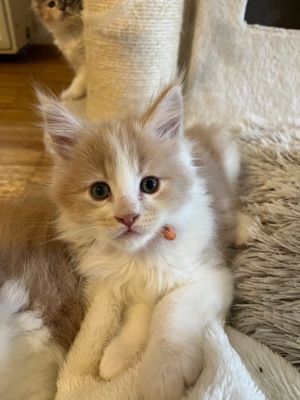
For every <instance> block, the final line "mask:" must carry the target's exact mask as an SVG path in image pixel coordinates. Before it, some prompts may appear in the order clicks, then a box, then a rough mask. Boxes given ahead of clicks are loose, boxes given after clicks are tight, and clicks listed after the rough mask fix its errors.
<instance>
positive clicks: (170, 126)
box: [145, 85, 183, 139]
mask: <svg viewBox="0 0 300 400" xmlns="http://www.w3.org/2000/svg"><path fill="white" fill-rule="evenodd" d="M145 126H147V127H148V128H149V129H150V130H151V131H152V132H154V133H155V134H157V135H158V136H159V137H161V138H163V139H167V138H174V137H176V136H179V135H181V134H182V129H183V99H182V93H181V87H180V85H175V86H172V87H170V88H169V89H167V90H166V92H164V93H163V94H162V95H161V96H160V98H159V99H158V100H157V101H156V103H155V104H154V106H153V107H152V108H151V110H150V112H149V113H148V114H147V116H146V123H145Z"/></svg>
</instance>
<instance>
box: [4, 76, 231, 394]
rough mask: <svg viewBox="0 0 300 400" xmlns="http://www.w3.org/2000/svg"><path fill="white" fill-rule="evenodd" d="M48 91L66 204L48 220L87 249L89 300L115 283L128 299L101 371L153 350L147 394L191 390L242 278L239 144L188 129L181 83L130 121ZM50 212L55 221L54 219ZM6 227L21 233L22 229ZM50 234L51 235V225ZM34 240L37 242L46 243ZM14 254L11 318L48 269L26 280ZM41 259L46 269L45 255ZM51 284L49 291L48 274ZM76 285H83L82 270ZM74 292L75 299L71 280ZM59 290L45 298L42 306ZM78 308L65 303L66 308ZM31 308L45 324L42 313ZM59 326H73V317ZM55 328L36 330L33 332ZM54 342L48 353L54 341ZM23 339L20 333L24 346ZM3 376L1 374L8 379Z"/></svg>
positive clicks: (58, 182) (7, 291)
mask: <svg viewBox="0 0 300 400" xmlns="http://www.w3.org/2000/svg"><path fill="white" fill-rule="evenodd" d="M39 100H40V108H41V111H42V114H43V117H44V128H45V130H46V131H47V132H48V133H49V135H50V137H51V140H52V142H51V143H52V146H53V150H54V169H53V181H52V184H51V187H50V191H49V192H50V196H51V199H52V200H51V201H50V204H51V207H53V206H52V204H53V203H54V204H55V205H56V206H55V207H54V210H53V211H51V208H50V211H47V212H46V215H48V217H47V218H46V220H47V219H48V221H49V220H50V221H53V220H55V219H56V229H57V232H58V237H60V241H61V244H60V246H65V245H63V243H67V244H68V246H69V247H68V248H67V249H65V250H67V251H69V252H70V251H72V253H73V254H74V255H76V257H75V259H77V260H78V265H77V271H78V273H79V274H80V275H81V276H82V277H83V278H84V281H85V284H84V291H83V295H84V297H85V298H86V299H88V301H89V300H91V299H92V297H93V296H94V295H96V294H97V293H99V292H101V291H106V292H109V295H110V296H113V297H114V298H116V299H117V300H118V301H119V302H120V303H121V304H122V311H123V316H124V318H123V322H122V327H121V330H120V333H119V334H118V336H116V337H115V338H113V339H112V341H111V342H110V343H109V345H108V346H107V348H106V350H105V352H104V355H103V357H102V359H101V362H100V360H99V362H100V375H101V377H102V378H104V379H107V380H110V379H113V378H114V377H116V376H117V375H119V374H121V373H122V372H123V371H124V370H126V369H127V368H128V367H129V366H131V365H132V364H133V363H134V362H135V361H136V360H137V359H138V358H139V357H140V355H141V354H143V355H142V363H141V366H140V369H139V373H138V386H139V390H140V392H141V393H142V395H143V396H144V398H145V399H146V400H153V399H155V400H163V399H172V400H177V399H180V398H181V396H182V394H183V392H184V388H185V387H186V385H190V384H193V383H194V382H195V380H196V378H197V377H198V375H199V373H200V369H201V336H202V331H203V327H204V326H205V325H206V324H207V323H209V321H210V320H212V319H215V318H220V319H221V320H222V321H224V320H225V316H226V312H227V310H228V308H229V306H230V304H231V300H232V293H233V285H232V277H231V273H230V270H229V269H228V268H227V266H226V262H225V257H224V252H225V249H226V246H227V245H228V243H230V242H231V241H232V240H233V239H234V236H235V233H236V218H237V213H236V198H235V192H236V181H237V177H238V174H239V155H238V152H237V149H236V146H235V144H234V143H233V142H232V141H231V140H229V139H228V137H227V136H226V134H225V133H224V132H222V131H220V130H218V129H215V128H208V129H206V128H202V127H194V128H193V129H191V130H189V131H187V132H186V133H185V132H184V129H183V103H182V95H181V88H180V86H179V85H177V84H175V85H173V86H171V87H169V88H168V89H167V90H166V91H165V92H164V93H163V94H162V95H161V96H160V98H158V99H157V101H156V102H155V104H154V105H153V106H152V107H151V108H150V109H149V111H148V112H147V113H146V115H144V116H143V117H141V118H128V119H125V120H121V121H115V120H114V121H107V122H90V121H85V120H81V119H79V118H77V117H76V116H74V115H72V114H70V112H69V111H68V110H67V109H66V108H65V107H64V106H63V105H62V104H61V103H60V102H58V101H56V100H55V99H52V98H50V97H48V96H45V95H43V94H39ZM46 208H47V207H46ZM41 212H42V211H41ZM56 213H57V214H56ZM3 218H4V219H5V218H6V213H5V215H4V213H3ZM13 218H15V219H16V218H17V216H16V215H13ZM17 219H18V218H17ZM18 220H19V219H18ZM39 220H40V221H41V223H42V225H43V221H45V218H42V217H37V221H39ZM21 221H22V219H21ZM8 225H9V223H8ZM47 226H49V223H48V224H47ZM23 227H24V225H23ZM18 228H19V229H24V228H22V225H21V228H20V227H18ZM27 231H28V230H27ZM9 232H10V231H9ZM28 233H29V236H30V234H31V233H30V232H28ZM24 234H25V232H24ZM3 235H4V238H5V241H6V242H10V241H11V240H12V238H13V236H14V233H13V231H11V233H8V234H7V233H3V232H2V234H1V236H3ZM40 236H42V238H45V234H44V233H41V234H40ZM16 237H18V236H16ZM26 240H27V239H26ZM43 240H44V239H43ZM2 241H3V237H1V238H0V242H2ZM24 241H25V239H24V238H23V236H21V239H20V240H18V239H17V244H16V242H15V241H14V239H13V241H12V245H11V247H10V248H12V250H13V249H14V246H17V248H18V247H21V248H22V245H23V243H24ZM29 243H31V241H29ZM34 243H35V244H36V245H37V243H36V241H35V242H34ZM43 243H44V242H43ZM31 249H32V250H34V251H37V249H39V246H32V247H31ZM22 251H23V250H22ZM53 251H56V250H53ZM9 254H10V253H9ZM16 254H17V253H16ZM47 257H50V255H49V252H48V253H46V259H47ZM13 260H14V261H13V262H14V265H17V264H18V265H17V266H16V267H14V268H16V269H18V270H20V269H21V270H22V266H23V265H25V264H24V258H23V257H18V258H17V259H15V257H14V256H13ZM29 261H30V260H29ZM10 263H11V261H10V258H9V256H8V257H7V256H6V258H5V262H4V263H2V266H1V269H2V272H1V273H2V282H3V283H4V282H6V283H5V284H4V287H3V288H2V289H1V297H2V298H4V299H5V301H6V302H9V301H10V303H12V305H11V306H10V308H11V309H13V310H14V312H12V313H11V319H12V321H15V320H16V321H17V319H18V318H20V313H21V315H22V313H23V312H24V309H25V308H26V307H27V308H28V309H29V310H30V304H38V303H35V302H34V300H32V302H31V303H28V306H27V302H25V303H26V304H25V305H24V306H20V307H18V306H14V304H16V303H18V302H17V300H14V297H17V298H18V297H22V296H23V297H24V296H25V294H24V295H23V294H22V290H23V291H28V296H30V293H31V290H33V289H34V286H35V285H36V284H37V281H38V280H39V279H40V276H39V274H38V273H36V274H35V275H34V274H33V273H32V272H31V268H33V267H32V266H31V264H30V262H28V260H27V259H26V266H27V270H25V269H24V267H23V272H22V275H21V276H22V279H21V283H20V279H19V278H18V276H17V278H16V276H15V275H13V276H12V272H10V273H7V271H9V270H10V269H9V268H8V269H7V266H8V265H10ZM19 264H20V265H19ZM55 265H56V266H54V264H53V268H54V269H53V270H52V274H53V275H54V278H53V279H55V276H56V274H57V273H58V272H59V271H60V272H61V269H62V272H61V274H65V271H67V270H68V268H67V267H65V266H64V263H56V264H55ZM34 268H35V271H39V268H44V265H43V262H41V263H40V264H39V265H37V264H36V263H35V264H34ZM69 269H71V270H72V268H71V267H69ZM27 274H29V278H28V279H29V280H26V278H25V276H27ZM48 276H51V274H50V275H48ZM61 279H64V278H61ZM72 279H73V278H72ZM32 280H33V281H34V280H36V282H34V283H30V282H32ZM63 284H64V283H63ZM7 285H8V287H7ZM9 285H10V286H11V285H12V287H10V286H9ZM39 285H44V286H45V288H47V285H48V283H47V280H42V281H41V283H39ZM72 285H73V293H74V291H75V292H76V288H77V287H78V286H77V285H78V282H77V281H76V279H75V280H74V281H73V283H72V284H71V285H70V286H71V287H72ZM66 290H67V291H68V290H69V294H70V293H71V295H70V298H71V299H72V298H73V300H72V301H73V302H74V296H72V290H71V288H70V289H67V288H66ZM20 291H21V294H20V293H19V292H20ZM62 292H63V290H62ZM47 293H48V292H47V290H45V296H44V298H43V299H42V301H41V302H40V303H39V307H40V308H41V309H42V310H43V309H44V307H45V303H46V304H47V301H48V299H47ZM32 296H33V297H34V296H35V294H34V293H33V294H32ZM8 298H9V299H10V300H9V299H8ZM75 298H76V296H75ZM0 304H1V302H0ZM39 307H37V308H36V309H38V308H39ZM36 309H35V310H36ZM69 311H70V310H69V309H68V308H66V309H65V313H66V314H68V313H69ZM0 312H1V308H0ZM51 315H52V314H51ZM51 315H50V316H49V315H48V313H47V310H46V309H45V313H44V314H43V313H41V314H40V316H39V318H40V320H41V319H42V320H43V319H44V320H45V322H44V323H45V326H46V327H47V319H48V326H49V320H51V318H52V316H51ZM30 317H33V319H34V323H35V324H36V325H38V323H37V322H36V318H37V317H38V316H36V315H35V314H34V315H30ZM22 318H23V319H25V321H26V318H25V316H23V317H22ZM96 323H99V324H102V323H104V321H101V320H99V321H97V322H96ZM0 324H1V321H0ZM26 324H27V325H29V327H30V323H28V322H26V323H25V325H26ZM56 326H59V327H60V329H62V330H64V329H66V330H68V329H69V327H68V324H65V321H64V320H63V319H62V320H61V322H57V324H56ZM43 328H44V326H37V327H36V330H35V331H34V330H32V331H31V333H32V337H33V338H34V337H35V334H36V335H37V334H38V332H40V331H41V329H43ZM17 329H18V328H17V327H16V332H15V331H14V328H13V329H12V332H10V331H9V334H7V335H6V336H7V337H8V339H6V341H7V342H8V343H9V344H10V347H8V349H10V350H7V357H6V363H9V361H10V359H11V358H10V357H13V356H14V354H15V353H14V350H13V345H15V346H16V344H15V343H16V339H11V337H13V338H14V337H18V334H17V333H18V331H17ZM27 330H30V328H28V329H27ZM52 331H53V332H55V329H53V328H52ZM47 332H48V333H47V335H48V336H49V335H50V337H51V343H52V345H53V344H55V345H56V344H57V343H59V341H58V337H57V334H56V336H54V337H53V336H51V329H50V330H49V329H48V330H47ZM23 340H24V339H23ZM47 340H48V341H47ZM47 340H46V339H45V341H44V345H43V346H44V347H43V346H42V348H43V351H46V350H45V349H48V347H47V346H49V338H48V339H47ZM94 340H95V343H97V338H96V337H95V338H94ZM20 342H21V343H22V341H21V339H20V338H19V344H18V346H20ZM86 345H87V344H85V346H86ZM91 346H92V344H91ZM95 348H96V347H95ZM95 348H94V347H93V349H94V351H96V350H95ZM56 351H58V350H57V348H56ZM83 351H85V348H84V349H83ZM0 354H1V353H0ZM11 354H12V355H11ZM51 354H52V353H51ZM62 354H63V353H62ZM75 357H77V360H76V361H75V365H80V361H81V357H82V354H80V353H78V354H75ZM73 358H74V355H73ZM7 360H8V361H7ZM51 360H52V359H51ZM0 372H2V371H1V363H0ZM0 376H1V374H0ZM28 379H29V381H30V379H32V378H28ZM35 379H37V377H36V376H35ZM2 383H3V382H1V378H0V387H1V384H2ZM40 386H41V385H40ZM0 393H1V391H0ZM1 398H2V397H1ZM12 398H15V397H6V399H12ZM16 398H17V397H16ZM23 398H24V397H23ZM32 398H33V397H32ZM44 398H45V399H46V398H47V397H44Z"/></svg>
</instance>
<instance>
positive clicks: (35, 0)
mask: <svg viewBox="0 0 300 400" xmlns="http://www.w3.org/2000/svg"><path fill="white" fill-rule="evenodd" d="M32 6H33V9H34V10H35V12H36V13H37V15H38V16H39V17H40V19H41V20H42V22H43V23H44V25H45V26H46V27H47V28H48V30H49V31H50V32H51V33H52V34H53V37H54V43H55V44H56V45H57V47H58V48H59V49H60V50H61V52H62V53H63V55H64V56H65V58H66V59H67V60H68V62H69V63H70V64H71V66H72V67H73V68H74V70H75V72H76V76H75V78H74V79H73V82H72V83H71V85H70V87H69V88H67V89H66V90H65V91H63V92H62V94H61V98H62V99H63V100H76V99H79V98H81V97H83V96H84V95H85V94H86V68H85V46H84V40H83V22H82V18H81V10H82V0H32Z"/></svg>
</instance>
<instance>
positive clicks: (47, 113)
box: [35, 89, 82, 158]
mask: <svg viewBox="0 0 300 400" xmlns="http://www.w3.org/2000/svg"><path fill="white" fill-rule="evenodd" d="M35 93H36V96H37V99H38V101H39V105H38V106H37V108H38V110H39V111H40V113H41V115H42V117H43V122H42V127H43V130H44V132H45V135H46V140H47V141H50V143H47V144H48V145H49V146H50V148H51V150H52V151H53V153H54V154H56V155H58V156H60V157H63V158H67V157H68V153H69V151H70V149H71V148H72V147H73V145H74V144H75V142H76V140H77V137H78V134H79V132H80V131H81V130H82V124H81V121H80V120H79V119H78V118H76V117H75V116H74V115H73V114H71V113H70V112H69V111H68V110H67V108H66V107H65V106H64V105H63V104H62V103H61V102H60V101H58V100H57V99H56V98H54V97H53V96H50V95H49V94H47V93H45V92H43V91H42V90H40V89H36V90H35Z"/></svg>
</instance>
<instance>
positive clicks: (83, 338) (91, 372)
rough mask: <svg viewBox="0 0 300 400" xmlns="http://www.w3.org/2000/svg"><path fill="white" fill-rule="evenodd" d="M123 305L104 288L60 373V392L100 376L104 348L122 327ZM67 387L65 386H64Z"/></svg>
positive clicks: (96, 297) (88, 314)
mask: <svg viewBox="0 0 300 400" xmlns="http://www.w3.org/2000/svg"><path fill="white" fill-rule="evenodd" d="M120 313H121V304H120V303H118V302H117V301H116V299H114V298H113V297H112V295H111V294H110V292H109V291H108V290H106V289H105V288H102V287H100V288H99V290H98V293H97V294H96V295H95V296H94V297H93V299H92V300H91V302H90V304H89V308H88V310H87V313H86V316H85V318H84V320H83V322H82V325H81V328H80V331H79V333H78V335H77V337H76V339H75V341H74V344H73V346H72V348H71V350H70V351H69V353H68V356H67V359H66V362H65V364H64V367H63V369H62V371H61V374H60V378H61V379H60V381H59V382H58V389H59V390H60V391H61V392H63V391H64V387H69V388H70V387H74V386H80V385H81V384H83V383H84V382H90V381H93V379H94V378H96V377H99V362H100V359H101V354H102V352H103V348H104V347H105V346H106V345H107V342H108V341H109V340H110V338H111V336H112V335H113V334H115V331H116V330H117V329H118V327H119V323H120ZM62 386H63V387H62Z"/></svg>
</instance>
